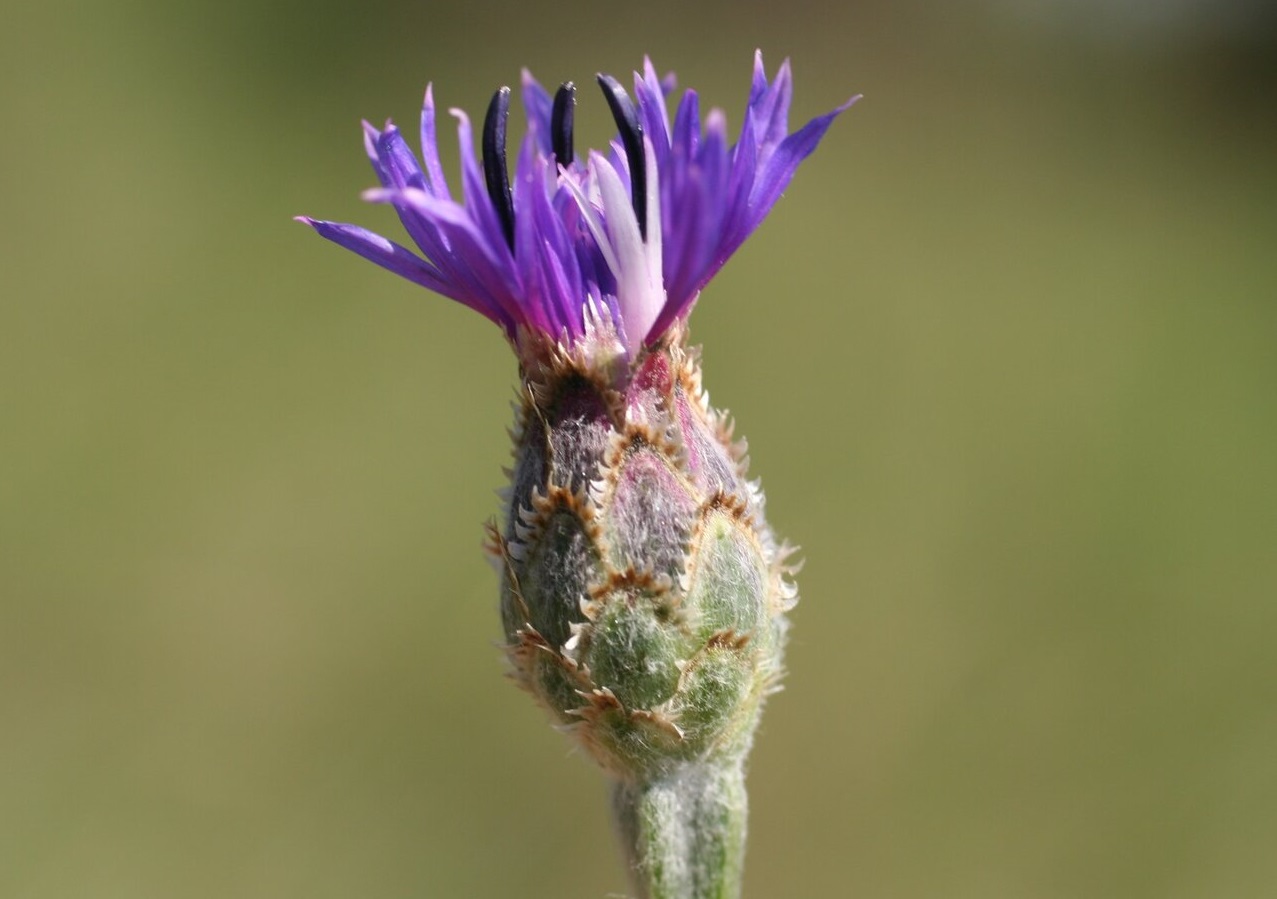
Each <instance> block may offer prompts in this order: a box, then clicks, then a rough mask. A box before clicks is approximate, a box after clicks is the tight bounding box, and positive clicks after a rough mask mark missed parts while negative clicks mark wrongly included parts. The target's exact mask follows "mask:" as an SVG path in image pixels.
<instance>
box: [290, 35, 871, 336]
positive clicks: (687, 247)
mask: <svg viewBox="0 0 1277 899" xmlns="http://www.w3.org/2000/svg"><path fill="white" fill-rule="evenodd" d="M599 84H600V86H601V87H602V88H603V93H604V96H605V98H606V100H607V102H608V105H609V107H610V109H611V111H612V115H613V117H614V118H615V120H616V124H617V130H618V136H617V138H616V139H615V140H613V141H612V145H611V148H610V150H609V152H608V153H606V154H604V153H598V152H595V151H591V152H590V153H589V155H588V156H587V157H586V158H585V159H581V158H579V157H577V156H576V155H575V153H574V150H573V146H572V131H573V129H572V121H573V112H574V107H575V93H576V91H575V87H574V86H573V85H572V84H571V83H570V82H569V83H567V84H565V85H563V86H562V87H561V88H560V89H559V90H558V92H557V94H556V95H555V96H554V97H551V96H550V95H549V94H548V93H547V92H546V91H545V90H544V89H543V88H542V87H541V85H539V84H538V83H537V82H536V81H535V80H534V79H533V78H532V76H531V75H530V74H529V73H527V72H526V71H525V72H524V74H523V105H524V108H525V110H526V113H527V119H528V127H527V133H526V136H525V138H524V141H523V145H522V147H521V149H520V151H519V156H518V160H517V163H516V165H515V168H514V178H513V183H511V180H510V177H509V171H508V168H507V163H506V146H505V145H506V137H505V131H506V121H507V118H508V114H509V102H510V91H509V88H502V89H501V90H499V91H498V92H497V94H496V96H494V97H493V99H492V103H491V105H490V106H489V108H488V114H487V116H486V119H485V124H484V128H483V135H482V160H481V161H480V160H476V159H475V157H474V151H473V135H472V129H471V125H470V119H469V118H468V117H467V116H466V114H465V113H464V112H462V111H460V110H456V109H454V110H451V112H452V115H453V116H455V117H456V119H457V122H458V124H457V136H458V139H459V140H460V145H461V196H460V198H456V197H454V196H453V194H452V191H451V189H450V188H449V186H448V183H447V180H446V179H445V178H444V174H443V168H442V166H441V165H440V162H439V152H438V141H437V135H436V123H435V105H434V96H433V91H432V89H431V87H427V88H426V96H425V102H424V105H423V107H422V111H421V149H422V154H423V155H422V160H421V161H420V162H419V161H418V160H417V157H416V156H415V155H414V154H413V152H412V150H411V149H409V147H408V144H407V142H406V141H405V140H404V138H403V135H402V134H401V133H400V132H399V130H398V129H397V128H396V127H395V126H394V125H393V124H391V123H389V122H388V123H387V124H386V127H385V129H383V130H380V131H379V130H377V129H376V128H374V127H373V126H372V125H369V124H368V123H366V122H365V123H364V144H365V146H366V147H367V150H368V157H369V159H370V160H371V161H372V167H373V171H374V172H375V173H376V175H377V179H378V180H379V181H380V182H381V187H380V188H375V189H373V190H369V191H367V192H366V193H365V194H364V197H365V199H368V200H370V201H373V202H379V203H388V204H390V205H391V206H393V207H394V209H395V211H396V212H397V213H398V214H399V218H400V220H401V221H402V222H403V226H404V228H405V230H406V231H407V232H408V235H409V236H410V237H411V238H412V239H413V241H414V242H415V243H416V244H417V246H418V247H419V248H420V250H421V253H422V255H418V254H416V253H414V252H412V251H411V250H408V249H406V248H404V247H403V246H400V245H399V244H397V243H394V242H393V241H390V240H387V239H386V238H384V237H381V236H380V235H378V234H374V233H372V232H371V231H368V230H365V229H364V228H361V227H359V226H358V225H349V224H341V223H337V222H326V221H319V220H316V219H311V218H305V217H301V218H299V219H298V220H299V221H302V222H305V223H306V224H308V225H310V226H311V227H313V228H314V229H315V230H316V231H318V232H319V233H320V234H321V235H323V236H324V237H327V238H328V239H329V240H332V241H334V242H336V243H338V244H341V245H342V246H344V247H346V248H347V249H349V250H353V251H354V252H356V253H358V254H359V255H361V256H363V257H364V258H365V259H369V260H371V261H373V262H375V263H377V264H378V265H380V266H382V267H384V268H387V269H389V270H390V271H392V272H394V273H395V274H398V275H400V276H402V277H404V278H407V279H408V280H410V281H413V282H415V283H417V284H420V285H422V286H423V287H428V288H430V289H431V290H434V291H436V292H438V293H441V294H443V295H444V296H447V297H451V298H452V299H454V300H456V301H458V302H460V303H463V304H465V305H466V306H469V307H470V308H471V309H474V310H475V311H476V312H480V313H482V314H483V315H485V316H487V317H488V318H489V319H491V320H492V321H494V322H496V323H497V324H498V325H500V326H501V328H502V329H503V330H504V331H505V333H506V335H507V337H508V338H509V339H510V340H511V341H512V342H515V343H516V344H517V343H518V342H519V341H520V339H521V338H522V337H523V336H524V335H531V336H536V335H541V336H544V337H548V338H549V339H550V340H552V341H557V342H559V343H563V344H566V345H571V344H574V343H576V342H577V341H579V340H580V339H582V338H583V337H584V336H585V335H586V334H587V333H589V332H590V331H591V329H592V324H593V323H598V322H602V323H605V324H609V325H610V326H611V328H613V329H614V330H615V332H616V335H617V337H618V338H619V340H620V343H621V346H622V347H623V348H624V351H625V354H626V355H627V356H628V357H629V358H631V359H633V358H635V357H636V356H637V355H638V352H639V350H640V348H641V347H642V346H643V345H644V344H651V343H654V342H655V341H657V340H659V339H660V338H661V337H662V336H663V335H664V334H665V333H666V332H668V331H669V330H670V329H671V328H672V327H674V326H675V325H676V324H678V323H680V322H681V321H683V320H684V319H686V317H687V315H688V313H690V311H691V309H692V306H693V304H694V303H695V302H696V298H697V296H698V295H699V293H700V291H701V289H702V288H703V287H704V286H705V284H706V283H707V282H708V281H709V280H710V278H712V277H713V276H714V274H715V273H716V272H717V271H718V270H719V269H720V268H722V266H723V264H724V263H725V262H726V261H727V259H728V258H729V257H730V256H731V255H732V253H734V252H735V251H736V249H737V248H738V247H740V245H741V244H742V243H744V241H745V239H746V238H747V237H749V235H750V234H751V233H752V232H753V231H754V229H755V228H757V227H758V226H759V224H761V223H762V220H763V219H764V218H765V217H766V215H767V213H768V212H769V211H770V210H771V208H772V206H773V205H774V204H775V203H776V200H777V199H779V197H780V195H781V193H782V192H783V191H784V189H785V188H786V186H788V184H789V181H790V179H791V178H792V177H793V175H794V172H795V171H796V170H797V169H798V166H799V164H800V163H801V162H802V161H803V160H804V159H805V158H807V156H808V155H810V154H811V152H812V151H813V150H815V148H816V145H817V144H818V143H819V142H820V139H821V137H823V136H824V134H825V131H826V130H827V129H828V128H829V125H830V124H831V123H832V122H833V120H834V119H835V118H836V117H837V116H838V114H839V113H841V112H842V111H843V110H845V109H846V108H847V107H848V106H850V105H851V104H852V103H853V102H855V100H856V99H858V97H853V98H852V99H851V100H849V101H847V103H845V104H843V105H842V106H839V107H838V108H837V109H835V110H833V111H832V112H830V113H828V114H827V115H823V116H820V117H818V118H815V119H813V120H811V121H810V122H808V123H807V124H806V125H804V126H803V127H802V128H800V129H799V130H798V131H795V132H794V133H793V134H790V133H789V131H788V113H789V102H790V97H791V94H792V91H793V88H792V83H791V76H790V71H789V63H788V61H786V62H784V63H782V64H781V67H780V70H779V71H778V72H777V73H776V78H775V80H773V81H771V82H768V80H767V76H766V74H765V72H764V70H763V60H762V54H761V53H757V54H755V57H754V77H753V83H752V85H751V87H750V93H749V104H748V107H747V108H746V111H745V121H744V123H743V125H742V127H741V135H740V138H739V140H738V141H737V142H736V144H735V145H734V146H731V147H729V146H728V144H727V125H726V120H725V118H724V116H723V113H722V112H721V111H720V110H717V109H714V110H711V111H710V113H709V115H708V116H706V118H705V120H704V122H703V123H702V121H701V117H700V110H699V99H698V97H697V94H696V92H695V91H692V90H688V91H686V92H685V93H684V94H683V97H682V99H681V101H680V102H679V105H678V109H677V111H676V112H675V114H674V119H673V123H672V124H671V122H670V118H669V115H668V113H667V111H666V106H665V100H666V97H667V95H669V94H670V93H671V92H672V91H673V89H674V79H673V76H666V77H665V78H664V79H661V78H658V77H657V75H656V71H655V69H654V68H653V67H652V63H651V61H650V60H644V65H643V72H642V74H638V73H636V74H635V76H634V93H635V98H636V100H632V99H631V98H630V96H629V95H628V94H627V93H626V92H625V90H624V88H622V87H621V85H620V84H619V83H618V82H617V81H616V80H615V79H613V78H611V77H609V76H607V75H600V76H599Z"/></svg>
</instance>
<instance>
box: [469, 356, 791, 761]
mask: <svg viewBox="0 0 1277 899" xmlns="http://www.w3.org/2000/svg"><path fill="white" fill-rule="evenodd" d="M597 359H598V355H597V354H592V353H589V352H585V353H579V354H576V353H562V352H560V353H557V354H554V355H553V358H551V359H549V360H548V361H544V362H541V363H534V364H533V365H532V367H531V368H530V369H529V368H528V367H526V366H525V371H524V377H525V380H524V388H523V390H522V402H521V407H520V409H519V413H518V422H517V426H516V428H515V431H514V438H515V449H514V454H515V460H516V461H515V466H514V470H513V482H512V485H511V492H510V497H509V511H508V515H507V519H506V523H505V528H504V530H503V531H502V532H500V533H498V532H496V531H495V529H494V530H493V531H492V533H491V535H490V536H491V540H490V548H491V550H492V552H493V554H494V557H495V558H496V559H497V560H498V562H499V564H500V568H501V572H502V582H501V610H502V619H503V622H504V626H505V632H506V636H507V638H508V640H509V653H510V658H511V660H512V662H513V665H514V671H515V675H516V677H517V678H518V680H519V682H520V683H521V684H522V685H523V686H525V687H526V688H527V689H528V690H529V691H530V692H531V693H532V694H533V695H534V696H536V697H537V699H538V700H540V701H541V703H542V704H543V705H544V706H545V707H546V708H547V709H548V710H549V711H550V713H551V715H553V716H554V717H555V718H556V719H557V721H558V722H559V723H561V724H563V725H565V726H566V727H567V728H568V729H569V730H570V731H571V732H572V733H573V734H574V735H575V736H576V737H577V739H578V740H579V741H580V742H581V744H582V745H583V746H585V747H586V749H587V750H588V751H589V753H590V754H591V755H592V756H593V757H594V758H595V759H596V760H597V761H598V762H599V764H601V765H603V766H604V767H605V768H607V769H608V770H609V771H611V772H613V773H614V774H616V775H617V776H619V777H622V778H631V779H634V778H638V779H650V778H652V777H655V776H659V775H660V774H661V773H662V772H666V771H668V770H671V769H672V767H673V766H675V765H677V764H679V763H682V762H687V761H695V760H702V759H708V758H713V757H723V758H740V757H742V756H743V755H744V753H745V752H747V751H748V748H749V743H750V740H751V737H752V734H753V731H754V727H755V724H756V723H757V720H758V713H759V709H760V705H761V703H762V700H763V698H764V697H765V696H766V695H767V694H768V693H769V692H770V691H771V690H773V689H774V688H775V686H776V684H777V681H778V678H779V676H780V674H781V655H782V650H783V645H784V637H785V628H786V619H785V612H786V611H787V610H788V609H789V608H791V607H792V605H793V603H794V602H795V596H796V593H795V590H794V587H793V585H792V584H791V583H789V581H788V580H787V579H786V575H787V573H788V572H789V569H788V568H787V567H786V565H785V564H784V557H785V555H786V554H787V550H786V549H784V548H782V547H779V546H778V545H777V543H776V541H775V538H774V537H773V536H772V533H771V531H770V529H769V528H768V527H767V524H766V522H765V521H764V519H763V514H762V513H763V508H762V507H763V497H762V493H761V492H760V491H759V488H758V485H757V483H754V482H750V481H747V480H746V479H745V469H746V465H747V462H748V460H747V458H746V456H745V445H744V442H743V441H740V442H736V443H733V442H732V440H731V425H730V423H729V422H728V420H727V419H726V418H725V417H724V416H723V415H722V414H720V413H718V412H715V411H714V410H713V409H712V408H711V407H710V405H709V402H708V397H707V396H706V394H705V392H704V391H703V390H702V389H701V383H700V372H699V368H698V365H697V361H696V358H695V356H694V355H693V354H692V353H691V352H690V351H689V350H688V349H687V348H686V347H685V346H684V344H683V341H682V337H681V332H680V333H678V334H675V335H673V336H672V338H671V339H668V340H666V341H663V342H661V343H660V344H658V345H657V346H655V347H652V348H650V349H649V350H647V352H646V353H645V355H644V356H643V357H642V358H641V359H639V360H637V361H636V362H635V363H634V364H633V368H632V370H631V373H629V374H627V375H626V376H624V377H623V378H621V379H620V380H621V382H620V383H616V381H615V380H614V379H613V378H611V377H609V375H608V369H607V367H606V366H600V365H599V364H598V362H597Z"/></svg>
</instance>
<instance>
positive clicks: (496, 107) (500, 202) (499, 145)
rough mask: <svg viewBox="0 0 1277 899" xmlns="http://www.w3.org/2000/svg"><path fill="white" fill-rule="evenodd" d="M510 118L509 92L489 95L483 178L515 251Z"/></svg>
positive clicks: (502, 89) (511, 247)
mask: <svg viewBox="0 0 1277 899" xmlns="http://www.w3.org/2000/svg"><path fill="white" fill-rule="evenodd" d="M509 118H510V88H508V87H503V88H501V89H500V90H498V91H497V92H496V93H495V94H493V95H492V102H491V103H489V104H488V114H487V116H486V117H485V118H484V120H483V177H484V180H485V181H487V183H488V196H490V197H491V198H492V205H494V206H496V207H497V217H498V218H500V219H501V230H502V231H503V232H505V242H506V243H507V244H509V246H510V251H511V252H513V251H514V196H513V194H511V193H510V171H509V169H508V168H507V166H506V158H505V126H506V122H507V120H508V119H509Z"/></svg>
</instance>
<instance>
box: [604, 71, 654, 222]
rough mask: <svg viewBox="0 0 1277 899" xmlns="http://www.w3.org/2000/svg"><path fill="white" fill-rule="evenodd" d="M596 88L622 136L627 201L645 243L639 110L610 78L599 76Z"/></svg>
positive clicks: (644, 183)
mask: <svg viewBox="0 0 1277 899" xmlns="http://www.w3.org/2000/svg"><path fill="white" fill-rule="evenodd" d="M599 87H601V88H603V97H604V99H606V100H607V105H608V107H609V108H610V109H611V110H612V118H614V119H616V130H617V131H619V132H620V134H621V145H622V146H623V147H625V158H626V159H627V160H629V163H630V199H631V202H633V204H634V215H635V217H636V218H637V219H638V226H639V234H641V235H642V236H643V239H644V240H647V165H646V163H645V162H644V154H643V123H642V121H640V120H639V115H638V108H637V107H636V106H635V105H634V101H633V100H631V99H630V95H629V94H627V93H626V92H625V88H623V87H621V82H619V81H617V80H616V79H615V78H613V77H612V76H611V75H603V74H600V75H599Z"/></svg>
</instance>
